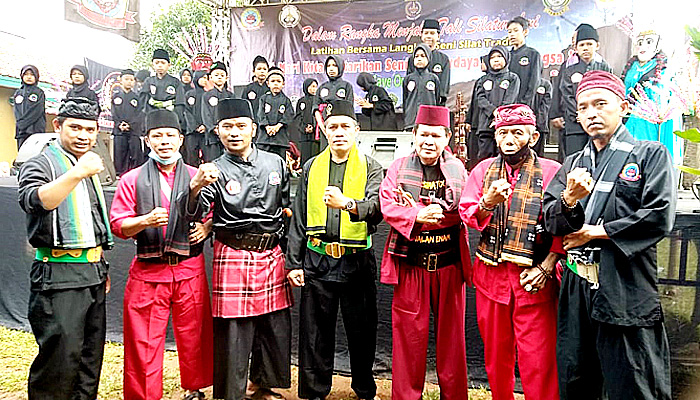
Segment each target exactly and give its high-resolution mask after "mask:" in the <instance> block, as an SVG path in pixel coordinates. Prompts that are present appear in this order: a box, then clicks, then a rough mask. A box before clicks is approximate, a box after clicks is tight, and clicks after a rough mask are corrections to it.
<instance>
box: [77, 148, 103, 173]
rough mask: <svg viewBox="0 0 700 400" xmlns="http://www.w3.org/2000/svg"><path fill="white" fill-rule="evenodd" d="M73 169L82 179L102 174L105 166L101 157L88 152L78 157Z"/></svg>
mask: <svg viewBox="0 0 700 400" xmlns="http://www.w3.org/2000/svg"><path fill="white" fill-rule="evenodd" d="M73 168H75V169H76V171H77V173H78V175H79V176H80V177H81V178H82V179H84V178H89V177H91V176H93V175H96V174H99V173H100V172H102V171H103V170H104V169H105V164H104V161H102V157H100V156H98V155H97V153H94V152H92V151H88V152H87V153H85V154H83V156H82V157H80V159H79V160H78V162H77V163H76V164H75V166H74V167H73Z"/></svg>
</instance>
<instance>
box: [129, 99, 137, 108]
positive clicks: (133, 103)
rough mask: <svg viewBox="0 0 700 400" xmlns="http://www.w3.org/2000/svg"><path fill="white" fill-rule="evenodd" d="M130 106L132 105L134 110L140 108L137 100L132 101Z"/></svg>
mask: <svg viewBox="0 0 700 400" xmlns="http://www.w3.org/2000/svg"><path fill="white" fill-rule="evenodd" d="M129 104H131V105H132V106H133V107H134V108H136V107H138V106H139V101H138V100H136V99H131V101H130V102H129Z"/></svg>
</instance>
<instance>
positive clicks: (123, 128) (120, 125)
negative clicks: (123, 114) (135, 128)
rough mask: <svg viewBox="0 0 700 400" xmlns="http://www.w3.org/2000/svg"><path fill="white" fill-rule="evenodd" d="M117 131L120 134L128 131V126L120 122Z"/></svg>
mask: <svg viewBox="0 0 700 400" xmlns="http://www.w3.org/2000/svg"><path fill="white" fill-rule="evenodd" d="M119 130H120V131H122V132H124V131H128V130H129V124H127V123H126V122H125V121H122V122H121V123H120V124H119Z"/></svg>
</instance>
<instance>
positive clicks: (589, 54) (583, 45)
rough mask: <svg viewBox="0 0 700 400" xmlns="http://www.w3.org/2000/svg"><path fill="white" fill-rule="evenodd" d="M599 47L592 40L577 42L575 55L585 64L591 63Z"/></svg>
mask: <svg viewBox="0 0 700 400" xmlns="http://www.w3.org/2000/svg"><path fill="white" fill-rule="evenodd" d="M598 47H600V45H599V44H598V42H596V41H595V40H593V39H586V40H579V41H578V42H576V54H578V56H579V57H580V58H581V60H583V62H585V63H589V62H591V60H593V55H594V54H595V52H596V51H598Z"/></svg>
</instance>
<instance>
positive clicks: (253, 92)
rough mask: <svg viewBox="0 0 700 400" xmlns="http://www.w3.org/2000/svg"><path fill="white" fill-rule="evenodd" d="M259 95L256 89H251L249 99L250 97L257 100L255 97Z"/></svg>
mask: <svg viewBox="0 0 700 400" xmlns="http://www.w3.org/2000/svg"><path fill="white" fill-rule="evenodd" d="M257 96H258V94H257V93H255V91H254V90H251V91H250V92H248V99H250V100H255V98H256V97H257Z"/></svg>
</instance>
